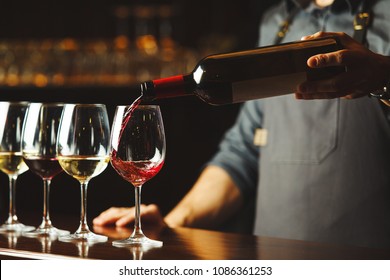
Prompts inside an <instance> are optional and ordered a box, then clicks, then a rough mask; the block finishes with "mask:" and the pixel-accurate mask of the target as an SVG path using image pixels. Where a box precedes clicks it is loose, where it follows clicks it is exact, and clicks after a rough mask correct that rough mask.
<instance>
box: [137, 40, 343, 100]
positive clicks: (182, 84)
mask: <svg viewBox="0 0 390 280" xmlns="http://www.w3.org/2000/svg"><path fill="white" fill-rule="evenodd" d="M342 48H343V46H342V45H341V43H340V42H339V40H338V39H337V37H327V38H319V39H313V40H306V41H296V42H291V43H285V44H280V45H274V46H267V47H260V48H257V49H252V50H247V51H239V52H233V53H225V54H216V55H210V56H207V57H205V58H203V59H202V60H201V61H199V63H198V64H197V66H196V67H195V68H194V70H193V71H192V72H191V73H189V74H186V75H177V76H173V77H168V78H162V79H156V80H151V81H147V82H144V83H142V84H141V86H140V89H141V94H142V99H143V101H153V100H156V99H161V98H169V97H178V96H185V95H196V96H197V97H199V98H200V99H201V100H203V101H205V102H207V103H209V104H212V105H222V104H229V103H238V102H243V101H247V100H253V99H259V98H265V97H272V96H278V95H284V94H289V93H293V92H294V91H295V89H296V87H297V85H298V84H300V83H301V82H304V81H306V80H310V81H314V80H321V79H327V78H330V77H332V76H335V75H337V74H339V73H342V72H343V71H345V69H344V67H336V66H332V67H325V68H310V67H308V66H307V63H306V62H307V59H308V58H309V57H311V56H313V55H316V54H319V53H327V52H333V51H337V50H340V49H342Z"/></svg>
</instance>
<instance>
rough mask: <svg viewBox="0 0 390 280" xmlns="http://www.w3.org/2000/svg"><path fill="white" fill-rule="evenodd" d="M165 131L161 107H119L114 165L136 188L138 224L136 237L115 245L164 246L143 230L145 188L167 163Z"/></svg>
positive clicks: (113, 142) (114, 131)
mask: <svg viewBox="0 0 390 280" xmlns="http://www.w3.org/2000/svg"><path fill="white" fill-rule="evenodd" d="M165 150H166V143H165V132H164V125H163V120H162V116H161V111H160V107H159V106H156V105H139V100H137V101H136V102H134V103H133V104H132V105H131V106H118V107H117V108H116V112H115V117H114V123H113V127H112V134H111V165H112V166H113V168H114V169H115V170H116V171H117V173H118V174H119V175H120V176H121V177H122V178H123V179H125V180H126V181H128V182H130V183H131V184H132V185H133V186H134V189H135V222H134V230H133V233H132V235H131V236H130V237H129V238H127V239H125V240H119V241H114V242H113V245H114V246H128V245H130V246H131V245H138V246H139V245H143V246H148V247H149V246H150V247H160V246H162V241H157V240H151V239H149V238H148V237H146V236H145V235H144V233H143V231H142V228H141V216H140V205H141V189H142V186H143V184H144V183H145V182H147V181H148V180H149V179H151V178H152V177H154V176H155V175H156V174H157V173H158V172H159V171H160V170H161V168H162V166H163V164H164V160H165Z"/></svg>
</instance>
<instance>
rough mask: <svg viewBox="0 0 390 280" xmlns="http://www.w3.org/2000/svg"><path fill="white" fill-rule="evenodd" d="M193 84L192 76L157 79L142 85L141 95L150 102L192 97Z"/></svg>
mask: <svg viewBox="0 0 390 280" xmlns="http://www.w3.org/2000/svg"><path fill="white" fill-rule="evenodd" d="M193 84H194V83H193V79H192V75H191V74H188V75H177V76H172V77H168V78H162V79H156V80H151V81H147V82H144V83H142V84H141V94H142V96H143V99H144V100H148V101H152V100H155V99H163V98H171V97H178V96H185V95H191V94H193Z"/></svg>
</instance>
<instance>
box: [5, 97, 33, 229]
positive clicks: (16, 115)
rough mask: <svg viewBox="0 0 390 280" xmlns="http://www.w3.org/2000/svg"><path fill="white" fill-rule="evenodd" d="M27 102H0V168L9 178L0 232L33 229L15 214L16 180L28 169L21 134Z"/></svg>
mask: <svg viewBox="0 0 390 280" xmlns="http://www.w3.org/2000/svg"><path fill="white" fill-rule="evenodd" d="M28 106H29V103H27V102H0V141H1V143H0V170H1V171H3V172H4V173H5V174H7V175H8V178H9V212H8V219H7V221H6V222H5V223H4V224H3V225H1V226H0V232H15V231H30V230H33V229H35V227H32V226H26V225H24V224H22V223H20V222H19V219H18V217H17V216H16V205H15V197H16V195H15V191H16V180H17V178H18V176H19V175H20V174H22V173H23V172H26V171H27V170H28V167H27V165H26V164H25V163H24V161H23V157H22V149H21V134H22V126H23V121H24V118H25V116H26V112H27V108H28Z"/></svg>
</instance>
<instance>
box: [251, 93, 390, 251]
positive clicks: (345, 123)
mask: <svg viewBox="0 0 390 280" xmlns="http://www.w3.org/2000/svg"><path fill="white" fill-rule="evenodd" d="M263 102H264V103H263V106H264V116H265V118H264V128H265V129H267V131H268V137H269V138H268V141H267V145H266V146H265V147H262V148H261V157H260V159H259V160H260V164H259V169H260V170H259V174H260V176H259V188H258V193H257V206H256V207H257V209H256V213H257V216H256V217H255V225H254V233H255V234H256V235H261V236H274V237H280V238H288V239H298V240H311V241H320V242H335V243H343V244H351V245H358V246H367V247H390V128H389V123H388V121H387V120H386V118H385V115H384V113H383V111H382V108H381V106H380V104H379V102H378V100H375V99H373V98H369V97H364V98H359V99H354V100H343V99H332V100H315V101H313V100H311V101H304V100H302V101H301V100H295V99H294V96H291V95H289V96H281V97H276V98H270V99H267V100H264V101H263Z"/></svg>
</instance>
